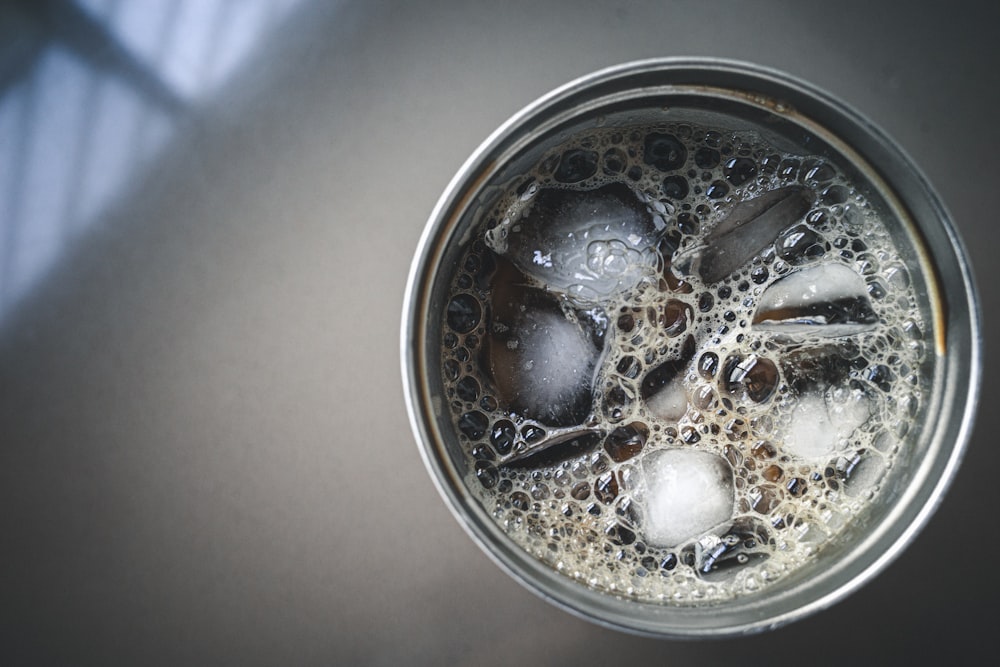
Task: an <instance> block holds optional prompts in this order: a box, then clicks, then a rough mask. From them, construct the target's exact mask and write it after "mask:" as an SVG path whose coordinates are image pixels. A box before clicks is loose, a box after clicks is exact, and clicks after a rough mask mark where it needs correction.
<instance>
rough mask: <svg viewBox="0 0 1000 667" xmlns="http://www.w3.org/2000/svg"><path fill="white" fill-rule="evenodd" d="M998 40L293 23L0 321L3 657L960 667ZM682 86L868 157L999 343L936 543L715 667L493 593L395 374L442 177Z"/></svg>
mask: <svg viewBox="0 0 1000 667" xmlns="http://www.w3.org/2000/svg"><path fill="white" fill-rule="evenodd" d="M48 4H53V3H48ZM54 4H58V3H54ZM136 4H138V5H143V4H144V3H142V2H139V3H136ZM151 4H156V5H159V4H162V3H151ZM998 18H1000V15H998V11H997V10H996V9H995V8H994V6H993V5H992V4H991V3H986V2H980V3H969V4H965V3H940V4H938V3H880V2H840V3H799V2H693V1H690V2H689V1H676V2H655V3H654V2H629V3H625V2H573V3H571V2H563V3H555V2H544V1H541V0H536V1H534V2H504V3H500V2H496V3H494V2H461V1H456V2H412V3H404V2H398V3H378V2H347V1H344V2H309V1H306V0H302V1H300V2H298V3H297V4H294V6H293V7H292V8H291V9H289V10H288V11H287V13H286V14H284V15H283V16H282V18H281V20H280V21H278V20H275V21H274V24H273V25H271V26H269V27H268V29H267V30H265V31H264V32H262V33H260V34H259V35H258V36H257V37H256V38H255V39H254V42H253V44H252V48H251V49H250V50H249V51H248V52H247V53H248V55H246V57H245V58H244V60H243V61H242V63H241V64H240V66H239V67H238V68H236V69H235V70H234V71H233V73H232V75H231V76H229V77H228V78H227V79H226V80H225V81H224V82H223V83H221V84H220V85H219V86H218V87H217V88H216V89H215V90H214V92H213V93H212V94H211V95H208V96H206V97H204V98H199V99H197V100H196V101H194V102H192V101H190V100H188V101H187V102H186V103H185V104H184V106H183V109H181V110H180V111H176V110H175V111H171V112H170V114H168V116H167V119H168V120H167V121H166V122H167V125H168V126H169V132H168V133H167V134H166V135H165V136H169V140H168V141H166V142H165V143H164V145H163V147H162V149H161V150H159V151H158V152H157V153H156V154H155V159H151V160H149V161H147V162H146V163H145V165H144V166H143V168H141V169H139V168H136V169H135V170H134V172H133V173H131V174H130V176H129V178H128V179H126V180H125V181H124V184H123V185H122V186H121V188H120V189H118V190H116V193H117V194H116V197H115V198H113V200H109V202H110V203H109V204H108V205H107V206H105V207H103V208H102V209H101V211H100V213H99V215H97V216H96V219H95V221H93V224H89V226H88V227H87V228H86V229H85V230H83V231H80V232H79V233H76V234H74V235H73V236H72V242H71V243H67V244H65V247H64V248H63V251H62V252H61V253H60V254H59V257H58V261H55V262H53V263H52V265H51V267H50V268H49V269H48V270H46V271H45V272H44V275H41V277H39V278H38V279H37V280H36V281H35V282H34V283H33V286H32V287H31V289H29V290H26V291H25V292H24V293H23V295H21V296H20V297H19V298H18V299H16V300H12V301H11V303H10V305H9V307H8V308H6V309H5V310H4V311H3V312H2V315H0V531H2V532H0V535H2V540H0V662H4V663H13V664H22V663H23V664H53V663H67V664H69V663H72V664H121V663H130V664H161V663H162V664H220V663H224V664H241V665H249V664H272V665H273V664H353V663H360V664H382V665H399V664H434V665H438V664H463V665H464V664H468V665H492V664H496V665H512V664H553V665H586V664H631V665H643V664H653V663H655V664H674V663H675V662H676V663H681V662H684V661H698V662H699V663H704V664H723V663H724V664H730V663H731V664H741V665H749V664H772V663H778V664H780V663H787V662H791V661H795V662H802V663H803V664H843V662H844V661H845V660H847V661H848V662H852V663H859V664H885V662H886V661H890V660H891V661H892V662H893V664H901V663H902V662H903V661H904V660H914V661H915V660H918V659H919V660H920V661H921V664H935V663H938V662H944V661H947V662H949V663H954V664H964V663H966V662H967V661H971V660H972V657H973V656H974V655H975V654H976V651H978V648H979V647H980V646H982V645H983V643H984V642H987V645H988V642H990V640H991V639H992V637H993V635H994V634H995V625H996V621H997V619H998V615H997V607H996V600H997V598H998V595H1000V583H998V574H997V573H998V571H1000V569H998V568H997V567H996V564H995V563H992V561H991V559H992V558H995V557H996V554H997V553H1000V537H998V536H1000V531H997V529H996V527H995V526H994V525H993V524H994V516H993V514H994V512H996V511H997V510H998V509H1000V503H998V489H1000V484H998V483H997V482H996V474H997V472H998V471H1000V448H998V447H997V446H996V442H995V439H994V438H993V437H991V433H994V432H997V430H998V429H1000V423H998V420H1000V412H998V411H997V410H995V409H994V405H995V401H997V399H998V395H997V391H998V390H997V387H994V386H993V384H992V382H991V376H992V372H993V371H996V370H1000V369H998V359H997V357H996V355H995V350H994V348H993V347H992V345H991V343H992V338H993V334H994V332H995V331H996V327H997V322H996V317H995V313H996V311H994V310H993V308H994V307H996V306H997V304H996V300H997V298H998V294H1000V292H998V289H997V280H998V277H1000V261H998V257H997V248H998V247H1000V246H998V240H1000V220H998V215H997V213H996V206H995V203H996V193H997V190H998V185H1000V130H998V128H1000V123H998V121H997V109H998V108H1000V85H998V84H1000V76H998V74H997V72H998V66H1000V51H998V48H997V46H996V36H995V26H996V25H997V19H998ZM4 20H7V21H14V20H15V19H13V18H11V15H9V14H7V13H0V27H2V26H3V23H2V22H3V21H4ZM18 20H20V19H18ZM7 25H8V26H12V25H14V24H13V23H8V24H7ZM17 25H21V24H17ZM14 27H15V29H16V27H17V26H14ZM52 34H53V35H54V34H55V33H52ZM71 36H72V35H71ZM57 37H58V36H53V37H51V39H53V40H55V39H57ZM46 39H49V37H46ZM81 48H82V51H81V52H84V53H85V52H86V51H87V49H90V51H91V52H94V51H95V50H96V51H97V52H100V51H101V48H100V45H99V44H97V45H95V44H90V45H89V46H87V45H86V44H84V46H83V47H81ZM669 55H711V56H722V57H729V58H737V59H744V60H749V61H753V62H756V63H759V64H763V65H769V66H773V67H777V68H780V69H783V70H785V71H787V72H789V73H791V74H793V75H796V76H799V77H801V78H804V79H806V80H809V81H811V82H813V83H815V84H817V85H819V86H820V87H822V88H825V89H827V90H829V91H830V92H832V93H833V94H835V95H836V96H838V97H840V98H842V99H843V100H845V101H846V102H847V103H848V104H850V105H852V106H854V107H855V108H857V109H858V110H860V111H861V112H862V113H864V114H865V115H867V116H868V117H870V118H871V119H872V120H873V121H874V122H875V123H876V124H878V125H879V126H881V127H882V128H883V129H884V130H885V131H886V132H887V133H888V134H890V135H891V136H892V137H894V138H895V139H896V140H897V141H898V142H899V143H900V144H901V145H902V146H903V147H904V148H905V150H906V151H907V152H908V153H909V154H910V155H911V156H912V158H913V159H914V160H915V161H916V162H917V164H919V165H920V166H921V167H922V169H923V170H924V172H925V173H926V174H927V176H928V178H929V179H930V181H931V182H932V183H933V184H934V186H935V188H936V189H937V190H938V192H939V194H940V195H941V197H942V198H943V200H944V201H945V202H946V205H947V206H948V207H949V209H950V210H951V212H952V214H953V216H954V218H955V221H956V225H957V227H958V229H959V231H960V233H961V235H962V236H963V238H964V240H965V242H966V244H967V246H968V250H969V253H970V255H971V258H972V261H973V265H974V267H975V269H976V275H977V279H978V283H979V287H980V288H981V297H982V305H983V310H984V314H985V317H984V331H985V339H986V355H985V364H986V369H985V373H984V375H985V378H986V383H985V385H984V387H983V393H982V402H981V410H980V415H979V419H978V423H977V427H976V429H975V432H974V434H973V438H972V441H971V443H970V447H969V451H968V455H967V457H966V460H965V462H964V465H963V467H962V469H961V471H960V472H959V474H958V477H957V479H956V480H955V483H954V485H953V488H952V489H951V491H950V493H949V495H948V496H947V498H946V500H945V501H944V502H943V504H942V505H941V507H940V509H939V511H938V512H937V513H936V515H935V516H934V518H933V519H932V521H931V522H930V524H929V525H928V526H927V528H926V529H925V530H924V531H923V533H922V534H921V535H920V536H919V537H918V538H917V539H916V541H915V542H914V543H913V544H912V546H911V547H910V548H909V549H908V550H907V551H906V552H905V554H904V555H903V556H902V557H901V558H899V560H898V561H897V562H895V563H894V564H893V565H892V566H891V567H890V568H889V569H888V570H887V571H885V572H884V573H883V574H881V575H880V576H879V577H878V578H877V579H876V580H875V581H873V582H872V583H871V584H869V585H868V586H866V587H865V588H864V589H862V590H861V591H859V592H857V593H856V594H854V595H852V596H851V597H850V598H848V599H847V600H845V601H843V602H842V603H840V604H838V605H836V606H834V607H833V608H831V609H828V610H826V611H823V612H821V613H819V614H817V615H815V616H812V617H810V618H808V619H806V620H804V621H800V622H798V623H795V624H793V625H791V626H788V627H786V628H783V629H780V630H778V631H776V632H773V633H770V634H765V635H760V636H755V637H750V638H746V639H740V640H730V641H721V642H720V641H716V642H666V641H660V640H653V639H646V638H636V637H633V636H629V635H625V634H621V633H618V632H615V631H611V630H606V629H603V628H600V627H596V626H594V625H591V624H589V623H587V622H584V621H582V620H579V619H577V618H575V617H573V616H571V615H569V614H567V613H565V612H563V611H561V610H559V609H556V608H554V607H552V606H550V605H549V604H547V603H546V602H544V601H542V600H540V599H538V598H536V597H535V596H534V595H532V594H531V593H529V592H528V591H526V590H524V589H522V588H521V587H520V586H518V585H517V584H515V583H514V582H513V581H512V580H511V579H509V578H508V577H507V576H506V575H505V574H504V573H503V572H501V571H500V570H499V569H498V568H497V567H496V566H495V565H494V564H493V563H492V562H491V561H490V560H489V559H488V558H487V557H486V556H485V555H484V554H483V553H481V552H480V551H479V550H478V548H477V547H476V546H475V545H474V544H473V543H472V542H471V541H470V539H469V538H468V537H467V536H466V534H465V533H464V532H463V530H462V529H461V528H460V526H459V525H458V523H457V522H456V521H455V520H454V519H453V518H452V516H451V514H450V513H449V511H448V509H447V508H446V507H445V505H444V503H443V502H442V501H441V499H440V498H439V497H438V495H437V492H436V491H435V489H434V486H433V484H432V483H431V480H430V478H429V476H428V474H427V472H426V471H425V469H424V467H423V464H422V463H421V460H420V456H419V454H418V450H417V447H416V445H415V444H414V442H413V438H412V435H411V432H410V428H409V424H408V422H407V418H406V414H405V410H404V404H403V395H402V388H401V381H400V373H399V358H398V356H399V353H398V347H399V345H398V336H399V333H398V332H399V319H400V312H401V307H402V295H403V288H404V283H405V280H406V274H407V271H408V268H409V263H410V259H411V256H412V254H413V251H414V249H415V247H416V244H417V239H418V237H419V235H420V233H421V230H422V228H423V226H424V224H425V221H426V219H427V216H428V215H429V213H430V211H431V209H432V207H433V206H434V204H435V202H436V200H437V198H438V196H439V195H440V193H441V192H442V191H443V190H444V188H445V186H446V185H447V183H448V181H449V180H450V179H451V177H452V175H453V174H454V173H455V172H456V171H457V169H458V168H459V166H460V165H461V163H462V162H463V161H464V159H465V158H466V157H467V156H468V155H469V154H470V153H471V152H472V151H473V150H474V149H475V147H476V146H477V145H478V144H479V143H480V142H481V141H482V140H483V139H484V138H485V137H486V136H487V135H488V134H489V133H490V132H491V131H492V130H493V129H494V128H495V127H497V126H498V125H499V124H500V123H501V122H503V121H504V120H505V119H506V118H507V117H509V116H510V115H511V114H512V113H514V112H515V111H517V110H518V109H519V108H521V107H522V106H523V105H525V104H527V103H529V102H530V101H532V100H533V99H535V98H536V97H538V96H539V95H541V94H543V93H545V92H547V91H548V90H550V89H552V88H553V87H555V86H557V85H559V84H562V83H564V82H566V81H568V80H570V79H573V78H575V77H577V76H580V75H582V74H585V73H587V72H590V71H593V70H596V69H599V68H602V67H604V66H608V65H613V64H617V63H621V62H625V61H629V60H634V59H639V58H647V57H654V56H669ZM19 62H22V67H25V68H28V67H31V66H32V65H31V63H32V62H33V61H31V60H30V59H29V60H22V61H19ZM23 63H28V64H23ZM0 82H2V78H0ZM14 91H16V85H15V84H13V83H12V84H10V85H9V86H8V87H7V88H0V95H5V94H14ZM63 94H64V93H63V92H62V89H59V88H56V89H54V91H53V92H52V93H51V94H50V95H49V96H48V97H46V98H45V100H46V102H45V103H46V104H60V103H61V102H60V97H61V95H63ZM150 94H151V95H154V96H155V94H156V91H153V92H152V93H150ZM2 100H3V97H0V101H2ZM163 104H165V105H167V106H168V107H169V104H170V102H169V100H168V101H166V102H164V103H163ZM4 132H5V130H4V129H3V126H0V142H7V143H8V144H9V143H10V142H12V141H14V140H15V137H14V136H13V135H12V134H8V135H4V134H3V133H4ZM3 145H4V144H3V143H0V147H2V146H3ZM80 169H82V167H80ZM17 182H18V183H20V185H19V186H18V188H19V189H18V190H16V192H18V193H19V195H18V196H20V197H21V199H22V200H44V199H45V198H46V197H47V196H49V193H48V192H46V191H45V188H44V187H43V186H42V185H39V183H38V182H37V179H36V180H34V181H33V180H32V179H22V180H21V181H17ZM11 192H14V190H8V191H7V195H0V196H8V197H10V196H12V195H11ZM0 204H2V202H0ZM5 210H6V211H7V212H8V214H9V212H10V210H11V209H10V207H8V208H7V209H4V208H3V206H2V205H0V224H6V225H7V227H10V225H12V224H14V223H13V222H12V221H11V220H10V219H8V220H6V221H5V220H4V218H3V215H4V213H3V211H5ZM22 210H27V209H24V208H23V207H22ZM22 217H23V216H22ZM31 223H32V221H31V220H30V219H27V220H22V221H21V223H20V224H22V225H26V226H27V227H30V225H31ZM27 227H26V228H27ZM9 236H10V233H9V232H8V237H9ZM19 238H21V239H24V238H29V237H28V236H24V235H23V234H22V235H21V236H20V237H19ZM8 246H9V243H8ZM17 248H19V250H18V252H28V251H29V250H30V248H29V246H28V244H27V242H26V241H23V240H22V241H21V242H20V244H19V245H18V246H17ZM26 248H29V250H26ZM13 255H14V252H13V251H12V250H11V249H10V247H6V248H5V257H6V258H7V261H8V262H10V261H15V259H16V257H14V258H13V259H12V257H13Z"/></svg>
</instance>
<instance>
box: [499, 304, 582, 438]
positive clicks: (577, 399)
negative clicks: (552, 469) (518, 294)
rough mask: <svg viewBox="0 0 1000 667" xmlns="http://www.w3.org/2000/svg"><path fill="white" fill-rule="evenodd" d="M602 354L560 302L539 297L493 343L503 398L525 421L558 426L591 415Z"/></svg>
mask: <svg viewBox="0 0 1000 667" xmlns="http://www.w3.org/2000/svg"><path fill="white" fill-rule="evenodd" d="M599 354H600V350H599V349H598V348H597V347H595V345H594V341H593V340H592V339H591V337H590V336H588V335H587V333H586V332H585V331H584V329H583V328H582V327H581V326H580V324H579V323H578V322H574V321H572V320H571V319H569V318H568V317H567V315H566V314H565V313H564V312H563V311H562V310H561V309H560V308H559V306H558V305H557V304H555V303H549V302H546V301H544V300H542V299H541V298H540V297H538V298H536V300H535V301H534V303H533V304H532V305H529V306H526V307H525V308H524V310H523V311H522V310H516V311H515V312H514V314H513V316H512V317H510V319H507V320H506V321H500V320H496V321H494V323H493V330H492V331H491V333H490V336H489V338H488V359H489V366H490V373H491V376H492V378H493V381H494V383H495V385H496V389H497V393H498V394H499V397H500V398H501V400H503V401H504V402H505V403H506V404H507V405H508V406H509V407H510V408H511V409H512V410H514V411H516V412H518V413H519V414H521V415H522V416H525V417H530V418H533V419H537V420H539V421H541V422H544V423H546V424H551V425H553V426H564V425H570V424H579V423H581V422H582V421H583V420H584V418H585V417H586V416H587V414H588V413H589V411H590V404H591V387H592V385H593V379H594V368H595V366H596V364H597V358H598V356H599Z"/></svg>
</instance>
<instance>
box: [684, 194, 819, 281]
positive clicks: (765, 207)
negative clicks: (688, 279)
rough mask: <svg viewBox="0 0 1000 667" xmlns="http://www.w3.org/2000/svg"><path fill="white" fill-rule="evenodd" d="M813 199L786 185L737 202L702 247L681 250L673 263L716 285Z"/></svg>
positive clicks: (788, 224) (803, 211)
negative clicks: (695, 272)
mask: <svg viewBox="0 0 1000 667" xmlns="http://www.w3.org/2000/svg"><path fill="white" fill-rule="evenodd" d="M815 200H816V195H815V194H814V193H813V191H812V190H809V189H808V188H805V187H803V186H800V185H790V186H788V187H784V188H780V189H777V190H771V191H769V192H765V193H764V194H762V195H760V196H759V197H754V198H753V199H748V200H746V201H742V202H739V203H738V204H736V205H735V206H733V208H732V209H731V210H730V211H729V212H728V213H727V214H726V217H725V218H723V219H722V220H721V221H720V222H719V223H718V225H716V226H715V228H714V229H713V230H712V231H711V232H709V233H708V235H707V236H706V237H705V242H704V244H702V245H697V246H694V247H692V248H691V249H690V250H686V251H684V252H683V253H682V255H681V256H679V257H676V258H675V259H674V264H675V265H676V266H678V267H679V268H680V269H681V270H682V271H684V272H688V271H697V273H698V275H700V276H701V278H702V280H704V281H706V282H708V283H714V282H718V281H720V280H722V279H723V278H725V277H726V276H728V275H729V274H731V273H732V272H733V271H735V270H736V269H738V268H740V267H741V266H743V265H744V264H746V263H747V262H749V261H750V260H751V259H752V258H753V257H754V255H756V254H757V253H759V252H761V251H762V250H763V249H764V248H766V247H767V246H768V245H770V244H771V243H773V242H774V240H775V239H776V238H777V237H778V234H780V233H781V232H782V231H783V230H784V229H786V228H788V227H791V226H792V225H794V224H795V223H796V222H798V221H799V220H800V219H801V218H802V216H804V215H805V214H806V213H807V212H808V211H809V209H810V208H811V207H812V205H813V202H814V201H815Z"/></svg>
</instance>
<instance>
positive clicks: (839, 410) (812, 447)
mask: <svg viewBox="0 0 1000 667" xmlns="http://www.w3.org/2000/svg"><path fill="white" fill-rule="evenodd" d="M871 412H872V405H871V399H870V398H869V397H868V395H867V394H866V393H865V392H864V391H863V390H861V389H855V388H851V387H844V386H841V387H827V388H826V389H825V390H824V391H816V392H808V393H805V394H803V395H801V396H799V398H798V401H797V402H796V404H795V407H794V408H793V409H792V411H791V415H790V418H789V422H788V425H787V426H786V428H785V429H784V438H783V440H782V444H781V451H782V453H784V454H786V455H788V456H791V457H793V458H795V459H798V460H802V461H822V460H824V459H828V458H830V456H831V455H833V454H835V453H836V452H839V451H844V450H846V449H848V448H849V447H850V442H849V440H848V438H850V437H851V435H852V434H853V433H854V431H855V430H857V428H858V427H859V426H861V425H862V424H864V423H865V422H866V421H868V418H869V417H870V416H871Z"/></svg>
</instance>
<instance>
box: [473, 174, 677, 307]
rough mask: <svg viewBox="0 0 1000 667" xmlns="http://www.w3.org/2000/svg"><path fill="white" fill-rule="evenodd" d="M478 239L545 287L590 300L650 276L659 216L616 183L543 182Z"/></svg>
mask: <svg viewBox="0 0 1000 667" xmlns="http://www.w3.org/2000/svg"><path fill="white" fill-rule="evenodd" d="M525 207H526V208H525V209H524V210H523V211H520V212H515V213H513V214H512V215H511V217H510V218H509V219H506V220H504V221H503V222H502V223H501V224H500V225H498V226H497V227H495V228H494V229H492V230H490V231H489V232H487V235H486V243H487V245H489V246H490V247H491V248H492V249H493V250H494V251H496V252H497V253H499V254H501V255H504V256H506V257H507V258H508V259H510V261H512V262H513V263H514V264H515V265H516V266H517V267H518V268H519V269H521V270H522V271H524V272H525V273H526V274H528V275H530V276H532V277H533V278H535V279H536V280H538V281H540V282H541V283H543V284H544V285H545V286H546V287H548V288H549V289H551V290H554V291H558V292H560V293H563V294H567V295H569V296H570V297H572V298H574V299H575V300H577V301H579V302H585V303H596V302H599V301H601V300H602V299H605V298H606V297H608V296H610V295H613V294H615V293H618V292H620V291H623V290H626V289H628V288H630V287H633V286H635V285H636V284H638V283H639V281H640V280H641V279H642V278H643V277H646V276H648V277H652V276H654V275H655V273H656V270H657V267H658V264H659V262H660V256H659V254H658V252H657V251H656V246H657V243H658V242H659V237H660V236H661V232H662V231H663V230H664V229H665V227H666V223H665V222H664V221H663V219H662V218H661V217H660V216H658V215H654V214H653V212H652V211H651V210H650V209H649V207H647V206H646V204H645V203H643V202H642V201H641V200H640V199H639V197H638V196H637V195H636V194H635V192H633V191H632V190H631V189H630V188H629V187H628V186H626V185H625V184H623V183H613V184H610V185H605V186H603V187H600V188H596V189H594V190H587V191H580V190H564V189H556V188H545V189H541V190H539V191H538V193H537V194H536V195H535V196H534V197H533V198H532V199H531V200H530V201H529V202H527V203H526V204H525Z"/></svg>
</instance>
